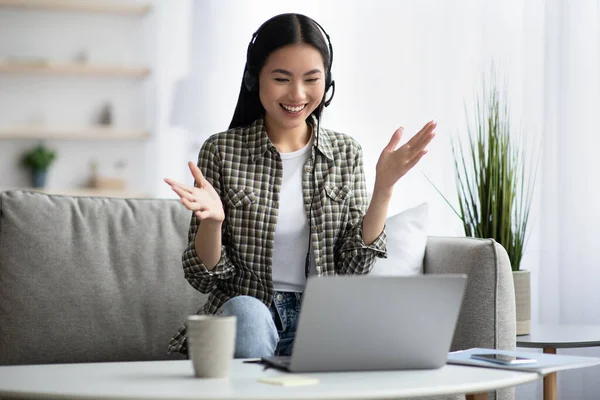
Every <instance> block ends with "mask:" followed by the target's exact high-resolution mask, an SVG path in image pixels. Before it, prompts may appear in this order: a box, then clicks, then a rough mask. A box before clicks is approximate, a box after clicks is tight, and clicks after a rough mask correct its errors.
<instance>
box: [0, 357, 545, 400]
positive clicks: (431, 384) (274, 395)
mask: <svg viewBox="0 0 600 400" xmlns="http://www.w3.org/2000/svg"><path fill="white" fill-rule="evenodd" d="M282 374H283V373H282V372H279V371H276V370H272V369H269V370H266V371H264V370H263V368H262V366H260V365H258V364H243V363H242V360H233V361H232V370H231V375H230V377H229V378H227V379H198V378H194V376H193V367H192V364H191V361H147V362H122V363H91V364H58V365H30V366H2V367H0V398H2V397H4V396H7V397H8V396H10V397H20V398H57V399H84V398H85V399H88V400H89V399H117V398H119V399H133V398H136V399H140V398H145V399H166V400H168V399H220V400H222V399H271V400H274V399H281V400H283V399H390V398H398V399H400V398H417V397H425V396H436V395H449V394H460V393H485V392H487V391H490V390H495V389H498V388H503V387H510V386H515V385H520V384H523V383H528V382H532V381H534V380H536V379H538V377H539V375H538V374H536V373H529V372H515V371H508V370H500V369H491V368H477V367H467V366H458V365H446V366H445V367H443V368H441V369H439V370H421V371H383V372H346V373H315V374H301V375H306V376H311V377H316V378H318V379H319V381H320V382H319V383H318V384H315V385H306V386H275V385H269V384H264V383H259V382H258V381H257V380H258V379H259V378H263V377H267V376H277V375H282ZM478 396H479V395H478ZM484 396H486V395H484ZM476 398H480V397H476ZM482 398H483V396H482Z"/></svg>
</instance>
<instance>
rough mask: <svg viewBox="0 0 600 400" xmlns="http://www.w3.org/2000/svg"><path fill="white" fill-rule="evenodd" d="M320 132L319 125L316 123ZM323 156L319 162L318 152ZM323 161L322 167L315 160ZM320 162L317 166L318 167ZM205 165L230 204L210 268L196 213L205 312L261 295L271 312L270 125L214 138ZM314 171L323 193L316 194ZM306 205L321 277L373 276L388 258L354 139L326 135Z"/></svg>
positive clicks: (191, 268)
mask: <svg viewBox="0 0 600 400" xmlns="http://www.w3.org/2000/svg"><path fill="white" fill-rule="evenodd" d="M310 122H312V124H313V126H315V125H314V124H315V122H316V121H315V120H314V118H313V120H312V121H310ZM317 152H318V153H320V154H319V155H318V156H316V153H317ZM315 160H316V161H315ZM313 163H314V165H313ZM198 166H199V167H200V170H201V171H202V173H203V174H204V176H205V178H206V179H207V180H208V181H209V182H210V183H211V185H213V187H214V188H215V190H216V191H217V193H218V194H219V196H220V197H221V199H222V201H223V209H224V211H225V220H224V222H223V225H222V226H223V229H222V235H223V236H222V248H221V259H220V260H219V262H218V264H217V265H216V266H215V268H214V269H212V270H209V269H207V268H206V267H205V266H204V264H203V263H202V261H201V260H200V259H199V258H198V255H197V254H196V249H195V247H194V238H195V237H196V232H197V230H198V224H199V221H198V220H197V218H196V215H195V214H194V213H192V220H191V223H190V228H189V244H188V246H187V248H186V250H185V251H184V253H183V256H182V260H183V270H184V274H185V278H186V279H187V280H188V281H189V283H190V284H191V285H192V286H193V287H194V288H196V289H197V290H199V291H200V292H202V293H209V296H208V301H207V302H206V304H205V305H204V306H203V307H202V308H201V309H200V310H199V311H198V314H215V313H216V312H217V310H219V308H220V307H221V306H222V305H223V304H224V303H225V302H226V301H227V300H229V299H230V298H232V297H234V296H239V295H247V296H253V297H255V298H257V299H259V300H260V301H262V302H263V303H264V304H265V305H266V306H267V307H269V306H270V305H271V302H272V301H273V280H272V274H271V265H272V257H273V238H274V235H275V226H276V224H277V213H278V209H279V192H280V188H281V181H282V175H283V166H282V161H281V157H280V155H279V152H278V151H277V149H276V148H275V146H274V145H273V144H272V143H271V141H270V140H269V138H268V136H267V133H266V130H265V125H264V121H263V120H262V119H258V120H256V121H255V122H254V123H252V124H251V125H249V126H247V127H244V128H235V129H230V130H228V131H226V132H223V133H219V134H216V135H213V136H211V137H210V138H209V139H208V140H206V142H204V144H203V145H202V148H201V150H200V154H199V157H198ZM313 168H316V171H314V173H315V179H316V182H317V183H318V192H317V193H318V195H315V196H314V200H313V205H312V213H311V212H310V207H311V199H312V196H313V190H314V189H313V188H314V181H313ZM302 189H303V194H304V206H305V210H306V215H307V216H308V218H312V221H311V222H312V223H311V226H312V229H311V234H310V240H311V244H312V249H313V253H314V262H315V264H316V271H317V274H318V275H319V276H320V275H336V274H368V273H369V272H370V271H371V269H372V268H373V264H374V263H375V258H376V257H386V256H387V253H386V252H387V249H386V236H385V232H382V233H381V235H380V236H379V237H378V238H377V239H376V240H375V241H374V242H373V243H372V244H371V245H369V246H367V245H366V244H365V243H364V241H363V231H362V222H363V218H364V215H365V211H366V208H367V201H368V199H367V190H366V184H365V176H364V169H363V160H362V149H361V147H360V145H359V144H358V143H357V142H356V141H355V140H354V139H352V138H351V137H349V136H346V135H343V134H340V133H336V132H333V131H330V130H327V129H324V128H320V129H319V133H318V151H317V150H316V149H315V148H314V147H313V149H312V157H311V158H310V159H308V161H307V162H306V164H305V165H304V171H303V177H302ZM186 347H187V346H186V343H185V326H183V327H181V328H180V330H179V332H178V333H177V334H176V335H175V336H174V337H173V338H172V339H171V342H170V343H169V353H171V352H174V351H179V352H183V353H186V352H187V348H186Z"/></svg>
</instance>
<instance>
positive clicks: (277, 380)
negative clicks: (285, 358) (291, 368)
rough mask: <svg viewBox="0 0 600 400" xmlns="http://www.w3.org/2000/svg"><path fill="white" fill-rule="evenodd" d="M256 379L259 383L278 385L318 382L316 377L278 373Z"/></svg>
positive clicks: (312, 383) (313, 383)
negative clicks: (277, 374)
mask: <svg viewBox="0 0 600 400" xmlns="http://www.w3.org/2000/svg"><path fill="white" fill-rule="evenodd" d="M258 381H259V382H261V383H268V384H269V385H280V386H300V385H315V384H317V383H319V380H318V379H317V378H309V377H307V376H300V375H280V376H273V377H271V378H260V379H259V380H258Z"/></svg>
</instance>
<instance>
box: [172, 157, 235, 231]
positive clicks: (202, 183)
mask: <svg viewBox="0 0 600 400" xmlns="http://www.w3.org/2000/svg"><path fill="white" fill-rule="evenodd" d="M188 167H189V168H190V171H191V172H192V175H193V177H194V179H195V180H196V184H197V185H198V187H196V186H188V185H184V184H182V183H179V182H176V181H174V180H172V179H169V178H165V182H166V183H167V184H168V185H169V186H171V189H173V191H174V192H175V193H177V195H178V196H179V198H180V199H181V203H182V204H183V205H184V206H185V208H187V209H188V210H190V211H194V212H195V213H196V217H198V219H199V220H212V221H215V222H223V220H224V219H225V211H224V210H223V203H222V202H221V198H220V197H219V194H218V193H217V191H216V190H215V188H214V187H212V185H211V184H210V183H209V182H208V181H207V180H206V178H204V175H202V171H200V168H198V166H197V165H196V164H194V163H193V162H191V161H190V162H188Z"/></svg>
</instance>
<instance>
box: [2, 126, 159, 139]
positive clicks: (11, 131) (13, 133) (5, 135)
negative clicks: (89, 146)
mask: <svg viewBox="0 0 600 400" xmlns="http://www.w3.org/2000/svg"><path fill="white" fill-rule="evenodd" d="M149 136H150V133H149V132H148V131H146V130H143V129H138V130H136V129H119V128H113V127H104V126H90V127H83V128H69V127H67V128H61V127H47V126H15V127H7V128H0V140H1V139H65V140H143V139H147V138H148V137H149Z"/></svg>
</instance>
